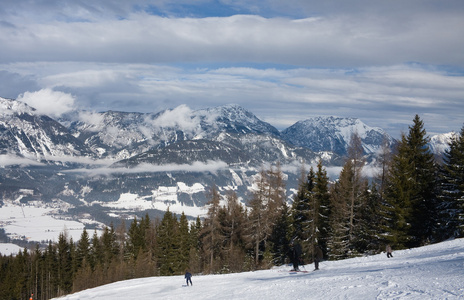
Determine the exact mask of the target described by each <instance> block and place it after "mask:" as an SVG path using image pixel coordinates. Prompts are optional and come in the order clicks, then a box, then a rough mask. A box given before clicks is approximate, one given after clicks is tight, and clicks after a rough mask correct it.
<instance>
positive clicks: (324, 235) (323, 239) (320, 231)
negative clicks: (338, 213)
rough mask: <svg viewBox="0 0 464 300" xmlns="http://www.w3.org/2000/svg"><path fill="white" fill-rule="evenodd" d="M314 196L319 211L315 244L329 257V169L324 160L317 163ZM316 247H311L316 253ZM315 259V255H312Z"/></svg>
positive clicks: (316, 218) (316, 221)
mask: <svg viewBox="0 0 464 300" xmlns="http://www.w3.org/2000/svg"><path fill="white" fill-rule="evenodd" d="M315 175H316V176H315V180H314V188H313V198H314V202H315V211H316V212H317V213H316V215H315V217H314V220H315V221H314V223H315V232H314V238H315V239H314V240H313V245H318V246H319V247H320V249H321V250H322V253H323V255H324V257H327V241H328V239H329V234H330V223H329V220H330V214H331V212H330V193H329V178H328V176H327V171H326V170H325V169H324V167H323V166H322V160H319V162H318V164H317V171H316V174H315ZM313 250H314V247H313V248H312V249H311V252H312V254H314V251H313ZM311 257H312V260H314V257H313V255H311Z"/></svg>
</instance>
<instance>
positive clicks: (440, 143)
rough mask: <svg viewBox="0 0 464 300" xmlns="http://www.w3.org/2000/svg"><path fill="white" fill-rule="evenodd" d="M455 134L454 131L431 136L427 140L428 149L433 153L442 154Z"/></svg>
mask: <svg viewBox="0 0 464 300" xmlns="http://www.w3.org/2000/svg"><path fill="white" fill-rule="evenodd" d="M457 136H458V134H457V133H456V132H454V131H452V132H448V133H443V134H437V135H434V136H432V137H431V138H430V142H429V146H430V150H432V152H433V153H434V154H437V155H442V154H443V153H445V151H447V150H448V149H449V144H450V142H451V140H452V139H454V138H456V137H457Z"/></svg>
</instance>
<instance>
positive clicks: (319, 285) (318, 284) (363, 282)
mask: <svg viewBox="0 0 464 300" xmlns="http://www.w3.org/2000/svg"><path fill="white" fill-rule="evenodd" d="M288 269H290V267H288V266H284V267H278V268H273V269H270V270H264V271H256V272H245V273H237V274H226V275H197V276H195V275H194V276H193V278H192V281H193V286H190V287H185V286H184V285H185V282H184V278H183V276H171V277H150V278H141V279H134V280H128V281H121V282H116V283H112V284H108V285H105V286H101V287H97V288H94V289H89V290H85V291H82V292H79V293H76V294H72V295H68V296H65V297H61V298H59V299H61V300H64V299H68V300H77V299H99V300H104V299H111V300H115V299H214V300H218V299H245V300H246V299H251V300H270V299H463V298H464V284H463V279H464V239H457V240H453V241H446V242H443V243H439V244H435V245H430V246H426V247H421V248H415V249H408V250H401V251H394V252H393V258H389V259H388V258H387V257H386V255H385V253H382V254H379V255H374V256H369V257H360V258H353V259H347V260H342V261H328V262H322V263H321V264H320V270H319V271H314V272H312V269H313V266H312V265H306V266H304V269H306V270H308V271H310V272H308V273H297V274H290V273H288V272H287V271H286V270H288Z"/></svg>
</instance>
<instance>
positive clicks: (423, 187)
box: [382, 115, 437, 248]
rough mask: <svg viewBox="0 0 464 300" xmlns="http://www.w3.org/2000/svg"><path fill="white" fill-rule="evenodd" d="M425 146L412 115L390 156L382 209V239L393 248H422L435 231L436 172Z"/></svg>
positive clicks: (419, 123)
mask: <svg viewBox="0 0 464 300" xmlns="http://www.w3.org/2000/svg"><path fill="white" fill-rule="evenodd" d="M427 143H428V137H426V131H425V129H424V128H423V123H422V121H421V120H420V118H419V116H417V115H416V116H415V118H414V120H413V126H410V127H409V134H408V136H405V135H404V134H403V135H402V137H401V141H400V143H399V144H398V147H397V153H396V154H395V155H394V156H393V160H392V164H391V167H390V170H389V177H388V179H387V182H388V185H387V187H386V197H385V200H384V204H383V208H382V211H383V213H384V218H385V220H386V223H385V224H384V231H385V237H386V239H387V241H388V242H390V243H393V244H396V247H397V248H403V247H417V246H419V245H422V244H424V243H426V242H427V241H429V239H430V238H431V237H432V232H433V230H434V229H435V223H436V220H435V217H434V214H435V213H436V209H437V199H436V195H435V193H436V184H435V183H436V182H435V177H436V175H437V174H436V173H437V172H436V166H435V162H434V159H433V154H432V153H431V152H430V150H429V148H428V146H427Z"/></svg>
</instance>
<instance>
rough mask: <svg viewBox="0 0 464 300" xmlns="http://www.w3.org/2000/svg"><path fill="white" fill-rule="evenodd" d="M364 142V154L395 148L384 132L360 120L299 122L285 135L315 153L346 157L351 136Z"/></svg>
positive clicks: (310, 120) (322, 118) (339, 119)
mask: <svg viewBox="0 0 464 300" xmlns="http://www.w3.org/2000/svg"><path fill="white" fill-rule="evenodd" d="M354 133H357V134H358V135H359V137H360V138H361V141H362V145H363V149H364V152H365V154H371V153H375V152H376V151H377V150H379V148H380V146H381V145H382V143H383V142H384V140H385V142H386V143H387V144H388V145H389V146H392V145H393V144H394V142H395V141H394V139H393V138H392V137H391V136H390V135H388V134H387V133H386V132H385V131H384V130H383V129H381V128H378V127H370V126H368V125H366V124H364V123H363V122H361V120H359V119H354V118H336V117H317V118H312V119H307V120H304V121H299V122H297V123H295V124H294V125H292V126H290V127H289V128H287V129H285V130H284V131H283V132H282V138H283V139H284V140H286V141H288V142H289V143H292V144H294V145H297V146H300V147H306V148H309V149H311V150H313V151H316V152H319V151H330V152H334V153H337V154H339V155H346V153H347V152H346V151H347V149H348V145H349V143H350V139H351V135H352V134H354Z"/></svg>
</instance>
